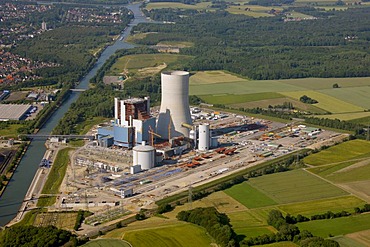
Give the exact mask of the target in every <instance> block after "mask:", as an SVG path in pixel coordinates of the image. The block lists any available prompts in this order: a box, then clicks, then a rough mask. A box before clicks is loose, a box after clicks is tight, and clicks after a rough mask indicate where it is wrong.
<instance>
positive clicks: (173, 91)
mask: <svg viewBox="0 0 370 247" xmlns="http://www.w3.org/2000/svg"><path fill="white" fill-rule="evenodd" d="M161 86H162V100H161V108H160V113H159V116H158V122H157V133H158V134H159V135H161V136H162V138H164V139H168V137H169V134H170V138H172V137H176V136H181V135H183V136H186V137H189V129H187V128H185V127H183V126H182V124H192V121H191V116H190V109H189V72H186V71H168V72H163V73H162V74H161Z"/></svg>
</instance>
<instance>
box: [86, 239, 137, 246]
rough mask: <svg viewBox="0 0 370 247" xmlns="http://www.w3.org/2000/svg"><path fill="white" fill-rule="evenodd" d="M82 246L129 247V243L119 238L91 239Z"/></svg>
mask: <svg viewBox="0 0 370 247" xmlns="http://www.w3.org/2000/svg"><path fill="white" fill-rule="evenodd" d="M82 246H83V247H131V245H129V244H128V243H126V242H125V241H122V240H119V239H97V240H92V241H90V242H88V243H86V244H84V245H82Z"/></svg>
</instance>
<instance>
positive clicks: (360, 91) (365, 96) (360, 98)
mask: <svg viewBox="0 0 370 247" xmlns="http://www.w3.org/2000/svg"><path fill="white" fill-rule="evenodd" d="M320 92H322V93H324V94H327V95H330V96H332V97H334V98H337V99H340V100H343V101H345V102H348V103H351V104H354V105H357V106H360V107H363V108H365V109H370V97H369V95H370V86H363V87H349V88H336V89H325V90H320Z"/></svg>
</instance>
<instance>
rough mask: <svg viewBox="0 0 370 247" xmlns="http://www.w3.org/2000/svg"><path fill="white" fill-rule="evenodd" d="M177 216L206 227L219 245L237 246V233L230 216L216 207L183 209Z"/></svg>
mask: <svg viewBox="0 0 370 247" xmlns="http://www.w3.org/2000/svg"><path fill="white" fill-rule="evenodd" d="M176 218H177V219H178V220H181V221H186V222H190V223H193V224H196V225H199V226H201V227H204V228H205V229H206V230H207V232H208V234H209V235H211V237H212V238H214V239H215V240H216V242H217V244H218V245H219V246H223V247H226V246H227V247H233V246H237V241H236V234H235V232H234V230H233V229H232V227H231V225H230V219H229V217H227V215H226V214H224V213H219V212H218V211H217V210H216V209H215V208H214V207H208V208H195V209H193V210H189V211H181V212H179V213H178V214H177V216H176Z"/></svg>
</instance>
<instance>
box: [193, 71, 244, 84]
mask: <svg viewBox="0 0 370 247" xmlns="http://www.w3.org/2000/svg"><path fill="white" fill-rule="evenodd" d="M240 81H248V80H247V79H244V78H242V77H239V76H236V75H233V74H230V73H228V72H225V71H222V70H211V71H198V72H196V73H195V74H194V75H192V76H190V80H189V83H190V85H200V84H214V83H227V82H240Z"/></svg>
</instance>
